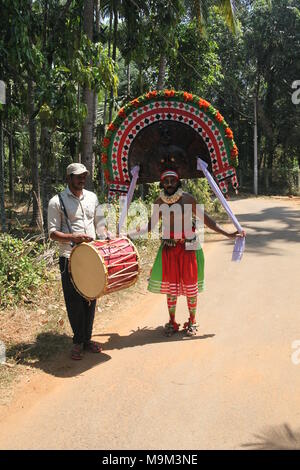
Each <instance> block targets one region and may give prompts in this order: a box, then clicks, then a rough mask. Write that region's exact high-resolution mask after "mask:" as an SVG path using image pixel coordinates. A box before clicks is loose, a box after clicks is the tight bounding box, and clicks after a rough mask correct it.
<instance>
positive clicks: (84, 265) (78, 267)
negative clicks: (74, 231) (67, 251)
mask: <svg viewBox="0 0 300 470" xmlns="http://www.w3.org/2000/svg"><path fill="white" fill-rule="evenodd" d="M70 271H71V275H72V278H73V282H74V284H75V286H76V288H77V290H78V291H79V292H80V293H81V294H82V295H83V297H85V298H87V299H96V298H98V297H100V296H101V295H102V293H103V291H104V288H105V286H106V283H107V274H106V269H105V265H104V263H103V261H102V259H101V256H100V255H99V253H98V252H97V250H95V248H93V246H92V245H90V244H88V243H81V244H80V245H78V246H76V247H75V248H73V251H72V253H71V257H70Z"/></svg>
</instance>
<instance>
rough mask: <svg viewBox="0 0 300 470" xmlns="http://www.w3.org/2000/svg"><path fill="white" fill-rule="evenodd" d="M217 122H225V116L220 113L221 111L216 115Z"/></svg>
mask: <svg viewBox="0 0 300 470" xmlns="http://www.w3.org/2000/svg"><path fill="white" fill-rule="evenodd" d="M216 120H217V121H218V122H222V121H223V120H224V116H222V114H221V113H219V111H218V112H217V114H216Z"/></svg>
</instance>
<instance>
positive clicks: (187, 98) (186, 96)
mask: <svg viewBox="0 0 300 470" xmlns="http://www.w3.org/2000/svg"><path fill="white" fill-rule="evenodd" d="M183 98H184V101H192V100H193V95H192V93H187V92H186V91H185V92H184V93H183Z"/></svg>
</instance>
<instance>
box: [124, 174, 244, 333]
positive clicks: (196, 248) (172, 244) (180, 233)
mask: <svg viewBox="0 0 300 470" xmlns="http://www.w3.org/2000/svg"><path fill="white" fill-rule="evenodd" d="M160 185H161V188H162V191H161V193H160V196H159V197H158V198H157V199H156V201H155V203H154V209H153V213H152V216H151V219H150V220H149V223H148V227H147V229H141V230H140V231H137V232H132V233H130V234H129V236H132V237H134V236H136V234H138V233H140V234H141V233H142V232H143V231H145V230H149V231H150V230H151V229H153V228H154V226H155V225H156V224H157V223H158V221H159V220H160V219H161V218H162V224H163V226H162V244H161V246H160V248H159V250H158V253H157V256H156V259H155V261H154V264H153V268H152V271H151V275H150V280H149V284H148V290H149V291H151V292H154V293H160V294H167V305H168V310H169V317H170V318H169V322H168V323H167V324H166V325H165V333H166V335H167V336H170V335H171V334H173V333H176V332H177V331H178V330H179V326H180V325H179V324H178V323H176V321H175V310H176V304H177V297H178V296H179V295H184V296H186V298H187V306H188V310H189V318H188V321H187V322H186V323H185V324H184V326H183V328H184V331H185V333H186V334H187V335H188V336H193V335H195V334H196V331H197V324H196V309H197V295H198V293H199V292H201V291H202V290H203V288H204V255H203V251H202V248H201V246H200V245H199V243H197V236H196V232H195V229H196V224H195V221H196V218H199V219H201V218H202V220H203V222H204V224H205V225H206V226H207V227H209V228H210V229H212V230H214V231H215V232H217V233H220V234H222V235H225V236H227V237H229V238H235V237H236V236H240V235H239V234H238V232H237V231H236V232H233V233H229V232H227V231H225V230H223V229H222V228H221V227H219V226H218V224H217V223H216V222H215V221H214V220H213V219H212V218H211V217H210V216H209V215H208V214H207V213H206V212H205V211H202V212H201V211H200V209H199V205H197V203H196V200H195V198H194V197H193V196H191V195H190V194H188V193H185V192H183V191H182V188H181V182H180V179H179V174H178V172H177V171H175V170H174V169H170V170H165V171H163V172H162V174H161V181H160ZM164 205H167V206H168V207H169V208H170V210H169V215H170V217H169V220H168V219H167V218H164V217H163V207H164ZM178 209H179V210H178ZM243 236H245V233H244V232H243Z"/></svg>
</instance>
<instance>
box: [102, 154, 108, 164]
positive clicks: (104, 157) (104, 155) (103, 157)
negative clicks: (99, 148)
mask: <svg viewBox="0 0 300 470" xmlns="http://www.w3.org/2000/svg"><path fill="white" fill-rule="evenodd" d="M101 162H102V163H107V155H106V153H102V155H101Z"/></svg>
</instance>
